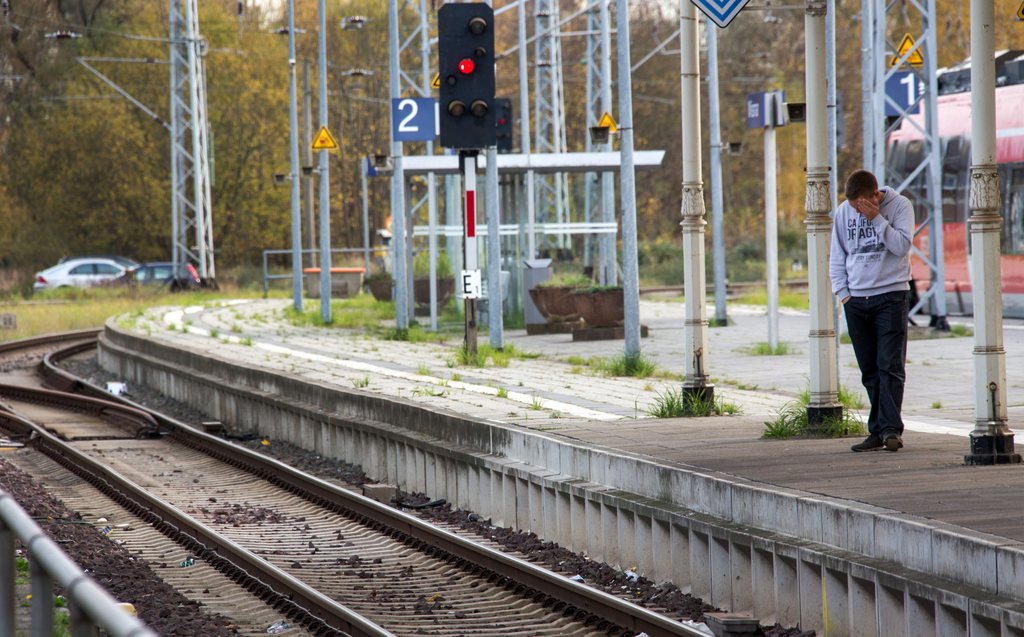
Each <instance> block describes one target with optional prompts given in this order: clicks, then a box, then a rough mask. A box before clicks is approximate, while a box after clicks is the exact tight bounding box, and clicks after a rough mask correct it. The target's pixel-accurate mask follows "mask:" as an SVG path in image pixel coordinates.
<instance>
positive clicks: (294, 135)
mask: <svg viewBox="0 0 1024 637" xmlns="http://www.w3.org/2000/svg"><path fill="white" fill-rule="evenodd" d="M297 84H298V81H297V79H296V77H295V0H288V124H289V131H288V132H289V135H288V154H289V156H290V158H291V171H290V173H289V175H288V178H289V179H290V180H291V186H292V309H294V310H295V311H296V312H302V218H301V216H300V215H299V180H300V179H301V177H300V175H301V172H300V171H299V105H298V95H297V94H296V93H297V92H298V87H297Z"/></svg>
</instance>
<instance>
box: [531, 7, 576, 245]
mask: <svg viewBox="0 0 1024 637" xmlns="http://www.w3.org/2000/svg"><path fill="white" fill-rule="evenodd" d="M535 19H536V33H537V34H538V37H537V40H536V41H535V43H534V59H535V60H536V62H535V67H534V118H535V122H536V124H535V129H534V152H538V153H556V154H558V153H564V152H566V146H567V145H566V141H565V99H564V90H563V86H562V44H561V35H560V32H561V27H560V26H559V18H558V0H536V14H535ZM536 184H537V189H536V193H537V220H538V221H539V222H540V223H551V222H552V219H554V221H555V222H557V223H564V222H565V221H567V220H568V219H567V218H566V217H567V215H568V212H569V193H568V189H567V188H566V179H565V174H563V173H554V174H551V175H537V177H536ZM565 238H566V236H565V235H564V234H559V235H558V247H565Z"/></svg>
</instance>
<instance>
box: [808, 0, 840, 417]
mask: <svg viewBox="0 0 1024 637" xmlns="http://www.w3.org/2000/svg"><path fill="white" fill-rule="evenodd" d="M804 34H805V38H806V44H805V46H804V55H805V62H804V73H805V84H806V87H807V88H806V93H807V97H806V100H807V187H806V196H805V198H804V207H805V209H806V212H807V216H806V219H805V221H804V227H805V228H806V229H807V261H808V272H807V280H808V300H809V305H810V326H809V327H810V331H809V334H808V344H809V348H808V349H809V356H810V375H809V376H810V385H811V387H810V400H809V402H808V404H807V421H808V423H810V425H811V426H812V427H815V426H819V425H821V423H822V422H823V421H824V420H825V419H826V418H839V417H841V416H842V413H843V406H842V405H841V404H840V403H839V396H838V384H837V383H838V380H837V378H836V374H835V372H836V344H835V330H834V328H833V323H832V316H833V312H832V304H833V303H834V302H835V299H834V298H833V295H832V293H831V282H830V280H829V274H828V251H829V245H830V243H831V239H832V219H831V218H830V217H829V216H828V213H829V211H830V210H831V208H832V196H831V195H830V194H829V175H828V172H829V171H828V145H827V139H826V133H827V124H826V99H825V93H826V86H825V81H826V78H825V75H826V71H825V0H807V6H806V12H805V14H804Z"/></svg>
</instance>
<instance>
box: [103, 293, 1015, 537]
mask: <svg viewBox="0 0 1024 637" xmlns="http://www.w3.org/2000/svg"><path fill="white" fill-rule="evenodd" d="M288 305H289V302H287V301H281V300H255V301H236V302H230V303H226V304H219V303H218V304H210V305H207V306H202V307H200V306H197V307H190V308H173V307H172V308H157V309H153V310H149V311H147V312H146V313H144V314H143V316H141V317H133V318H132V319H130V320H128V319H121V320H120V321H119V324H120V326H121V327H122V328H126V329H131V330H132V331H134V332H136V333H140V334H144V335H148V337H149V338H152V339H154V340H157V341H160V342H162V343H166V344H171V345H174V346H177V347H181V348H186V349H196V350H201V351H204V352H207V353H212V352H215V353H216V355H217V356H223V357H225V358H229V359H231V360H234V361H236V362H240V363H245V364H250V365H254V366H260V367H263V368H267V369H273V370H277V371H283V372H287V373H290V374H294V375H297V376H301V377H303V378H306V379H308V380H312V381H316V382H320V383H325V384H334V385H337V386H342V387H346V388H356V389H358V390H359V391H365V392H368V393H373V394H383V395H390V396H397V397H402V398H406V399H412V400H415V401H417V402H422V403H423V404H425V405H432V406H437V407H442V408H444V409H448V410H452V411H455V412H459V413H464V414H467V415H470V416H474V417H478V418H482V419H487V420H492V421H497V422H503V423H507V424H512V425H514V426H519V427H524V428H529V429H534V430H539V431H544V432H546V433H549V434H550V435H555V436H560V437H564V438H567V439H570V440H579V441H585V442H587V443H591V444H597V445H601V446H605V447H609V448H614V449H621V450H623V451H628V452H631V453H635V454H641V455H645V456H649V457H651V458H652V459H655V460H658V461H661V462H670V463H680V464H684V465H688V466H691V467H700V468H704V469H707V470H713V471H719V472H722V473H726V474H730V475H734V476H737V478H743V479H747V480H753V481H756V482H760V483H764V484H765V485H770V486H771V487H774V488H789V489H798V490H801V491H806V492H811V493H816V494H820V495H821V496H823V497H834V498H842V499H846V500H854V501H858V502H862V503H866V504H871V505H875V506H878V507H883V508H885V509H890V510H893V511H896V512H902V513H909V514H913V515H917V516H921V517H924V518H929V519H932V520H934V521H935V522H936V523H948V524H955V525H958V526H962V527H966V528H968V529H973V530H975V531H979V532H984V533H990V534H993V535H997V536H1001V537H1006V538H1011V539H1015V540H1024V466H1021V465H1017V466H1004V467H966V466H964V465H963V455H964V454H965V453H966V452H967V451H968V440H967V437H966V436H967V433H968V432H969V431H970V430H971V428H972V427H973V418H974V414H973V409H974V406H973V378H972V373H973V372H972V370H973V362H972V360H971V355H972V351H973V346H974V345H973V338H970V337H961V338H936V339H928V340H912V341H911V342H910V344H909V347H908V359H909V360H908V382H907V392H906V397H905V410H904V414H905V419H906V421H907V432H906V435H905V436H904V441H905V443H906V447H905V448H904V449H903V450H901V451H900V452H898V453H889V452H883V451H879V452H872V453H860V454H854V453H851V452H850V450H849V446H850V444H852V442H854V440H850V439H838V440H781V441H780V440H765V439H762V438H761V437H760V436H761V433H762V431H763V427H764V422H765V420H768V419H771V418H772V417H773V416H774V414H775V413H776V412H777V410H778V409H780V408H781V407H783V406H784V405H785V404H787V403H788V402H791V401H793V400H795V399H796V397H797V396H798V395H799V393H800V392H801V391H803V390H804V389H805V388H806V386H807V374H808V369H809V363H808V359H807V325H808V318H807V315H806V313H802V312H799V311H792V310H789V311H785V312H784V313H783V315H782V316H781V317H780V335H781V340H782V341H783V342H785V343H786V344H787V345H789V347H790V349H791V350H792V352H793V353H791V354H787V355H783V356H756V355H753V354H752V353H751V348H752V346H753V345H754V344H756V343H758V342H760V341H764V340H766V338H767V322H766V317H765V312H764V309H763V308H758V307H756V306H735V307H730V318H731V319H732V325H730V326H729V327H724V328H713V329H711V330H709V340H710V350H711V351H710V353H709V356H708V358H707V365H708V369H709V370H711V374H712V377H713V380H714V382H715V384H716V393H717V394H718V395H719V396H721V397H723V398H724V399H725V400H727V401H729V402H731V403H734V404H736V405H737V406H739V407H740V409H741V410H742V412H741V414H739V415H735V416H722V417H713V418H685V419H683V418H681V419H654V418H650V417H648V416H647V411H648V409H649V408H650V407H651V406H653V405H654V404H655V402H656V400H657V397H658V394H659V392H663V391H665V390H667V389H670V388H675V387H677V386H678V385H679V380H678V374H680V373H681V372H682V369H683V366H682V357H683V351H682V342H683V329H682V325H683V304H682V303H680V302H678V301H677V300H674V299H669V300H665V301H657V302H652V301H642V302H641V320H642V321H643V322H644V323H645V324H647V325H649V326H650V337H649V338H647V339H644V341H643V342H642V344H641V346H642V348H643V351H644V354H645V355H646V356H648V357H650V358H651V359H652V360H653V361H654V362H656V364H657V365H658V366H659V368H661V370H663V371H662V373H661V374H660V375H659V376H656V377H652V378H645V379H638V378H615V377H608V376H604V375H601V374H600V373H596V372H593V371H591V370H590V369H589V368H587V367H586V366H584V365H580V364H579V363H578V361H579V359H587V358H589V357H591V356H615V355H618V354H621V353H622V342H621V341H600V342H586V343H580V342H573V341H572V336H571V335H569V334H544V335H535V336H529V335H527V334H526V333H525V331H523V330H508V331H507V332H506V340H505V342H506V343H510V344H514V345H515V346H516V347H517V348H518V349H520V350H523V351H526V352H533V353H536V354H539V357H537V358H531V359H513V360H512V361H510V362H509V364H508V366H507V367H499V366H495V365H493V364H489V365H486V366H484V367H480V368H477V367H465V366H460V365H457V364H455V362H454V360H455V354H456V351H457V348H458V346H459V345H460V343H459V342H458V340H457V339H452V340H450V341H447V342H443V343H441V342H436V343H409V342H399V341H387V340H381V339H378V338H374V337H372V336H369V335H367V334H364V333H362V332H360V331H357V330H348V329H338V328H314V327H297V326H294V325H292V324H291V323H290V322H289V321H288V319H287V317H286V313H285V309H286V308H287V306H288ZM954 322H962V323H966V324H968V325H969V323H970V321H969V319H956V318H954ZM1005 328H1006V329H1005V333H1004V341H1005V347H1006V352H1007V365H1006V368H1007V373H1008V383H1009V386H1010V395H1009V400H1010V414H1011V426H1013V425H1014V424H1015V423H1018V422H1019V421H1020V420H1021V419H1022V416H1024V391H1021V390H1022V389H1024V325H1022V324H1020V322H1014V321H1009V320H1008V321H1007V322H1006V325H1005ZM840 331H843V328H842V327H840ZM481 342H486V337H482V338H481ZM570 359H571V361H573V362H567V361H569V360H570ZM574 363H575V364H574ZM839 370H840V378H841V382H842V383H843V384H844V385H845V386H846V387H847V388H850V389H852V390H854V391H855V393H859V394H860V395H862V396H863V390H862V389H861V388H860V386H859V372H858V370H857V369H856V365H855V363H854V361H853V353H852V349H851V348H850V346H849V345H846V344H843V345H840V347H839Z"/></svg>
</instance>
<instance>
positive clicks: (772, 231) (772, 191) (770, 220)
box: [764, 97, 779, 352]
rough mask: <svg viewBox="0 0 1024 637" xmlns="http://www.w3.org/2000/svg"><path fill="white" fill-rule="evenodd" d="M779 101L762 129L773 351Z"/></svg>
mask: <svg viewBox="0 0 1024 637" xmlns="http://www.w3.org/2000/svg"><path fill="white" fill-rule="evenodd" d="M777 106H778V101H777V100H775V99H774V97H773V98H772V104H771V106H770V107H769V108H768V109H767V112H766V113H765V117H766V119H767V120H768V122H769V123H768V126H766V127H765V129H764V246H765V249H764V260H765V266H766V267H765V280H766V282H767V297H768V345H769V346H770V347H771V348H772V352H775V351H776V350H777V349H778V347H779V208H778V190H779V183H778V181H779V180H778V175H777V174H776V169H777V167H778V159H777V158H776V155H777V153H776V146H775V122H776V121H777V120H776V114H775V108H776V107H777Z"/></svg>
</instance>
